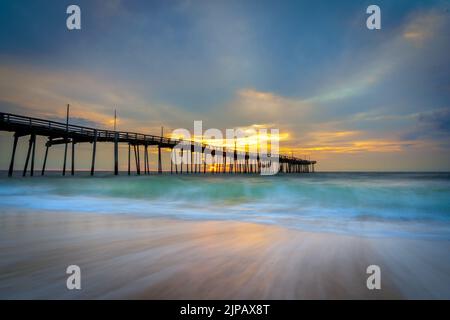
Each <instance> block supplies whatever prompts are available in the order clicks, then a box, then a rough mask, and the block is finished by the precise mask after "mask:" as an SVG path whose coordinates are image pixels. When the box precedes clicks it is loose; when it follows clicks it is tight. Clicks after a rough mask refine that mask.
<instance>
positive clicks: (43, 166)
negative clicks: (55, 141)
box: [41, 138, 51, 176]
mask: <svg viewBox="0 0 450 320" xmlns="http://www.w3.org/2000/svg"><path fill="white" fill-rule="evenodd" d="M50 141H51V138H49V141H48V142H47V143H46V144H45V155H44V162H43V163H42V171H41V176H43V175H44V174H45V167H46V165H47V157H48V149H49V148H50V144H49V142H50Z"/></svg>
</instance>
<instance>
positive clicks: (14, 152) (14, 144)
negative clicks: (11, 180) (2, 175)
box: [8, 133, 19, 177]
mask: <svg viewBox="0 0 450 320" xmlns="http://www.w3.org/2000/svg"><path fill="white" fill-rule="evenodd" d="M18 140H19V135H18V134H17V133H15V134H14V142H13V149H12V154H11V162H10V163H9V170H8V177H12V175H13V171H14V158H15V157H16V149H17V142H18Z"/></svg>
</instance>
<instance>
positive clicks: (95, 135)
mask: <svg viewBox="0 0 450 320" xmlns="http://www.w3.org/2000/svg"><path fill="white" fill-rule="evenodd" d="M0 131H8V132H14V141H13V147H12V153H11V161H10V165H9V170H8V175H9V176H12V175H13V173H14V160H15V156H16V149H17V145H18V141H19V138H21V137H26V136H29V140H28V150H27V155H26V160H25V165H24V168H23V171H22V175H23V176H26V175H27V172H28V170H29V173H30V176H33V175H34V173H35V153H36V136H43V137H46V138H47V142H46V143H45V147H46V149H45V155H44V160H43V165H42V169H41V175H44V174H45V169H46V164H47V157H48V154H49V149H50V147H51V146H54V145H61V144H63V145H64V146H65V149H64V159H63V163H62V174H63V175H66V169H67V155H68V147H69V145H70V146H71V149H72V150H71V168H70V174H71V175H74V174H75V145H76V144H78V143H91V144H92V162H91V170H90V173H91V175H94V173H95V160H96V151H97V144H98V143H113V144H114V174H115V175H118V174H119V144H127V145H128V174H131V158H132V150H133V156H134V162H135V172H136V173H137V174H138V175H140V174H141V160H140V154H141V151H140V150H141V149H140V148H141V147H143V148H144V159H143V160H144V161H143V162H144V168H143V173H144V174H150V157H149V153H148V149H149V147H151V146H156V147H157V149H158V159H157V161H158V170H157V172H158V173H159V174H161V173H162V172H163V170H162V159H161V153H162V149H170V150H171V151H172V150H173V149H174V148H176V147H177V146H178V148H179V146H180V144H181V145H182V146H183V147H182V148H181V150H180V152H181V154H182V155H183V153H187V154H185V155H184V158H187V159H190V160H191V161H188V163H185V170H184V173H206V172H210V173H260V172H261V171H262V170H263V168H265V167H267V166H269V165H270V163H271V161H274V158H273V157H271V156H270V154H269V155H264V156H261V155H260V154H258V153H250V152H248V151H240V150H237V149H236V147H235V148H234V149H231V150H230V149H227V148H225V147H215V146H211V145H207V144H204V143H199V142H194V141H187V140H180V139H172V138H168V137H164V136H155V135H149V134H142V133H134V132H123V131H116V130H102V129H96V128H89V127H84V126H78V125H73V124H69V116H68V113H67V119H66V123H62V122H56V121H51V120H45V119H39V118H32V117H26V116H21V115H16V114H10V113H3V112H0ZM3 152H4V151H3ZM207 152H209V153H210V154H211V155H212V156H213V157H214V159H220V161H217V162H216V163H214V164H212V165H211V164H207V163H206V161H205V159H206V157H205V154H206V153H207ZM194 158H195V159H197V160H198V161H195V160H194ZM171 159H172V158H171ZM278 163H279V172H283V173H308V172H314V165H315V164H316V161H311V160H305V159H300V158H296V157H293V156H287V155H281V154H280V155H279V157H278ZM29 165H30V168H29V169H28V166H29ZM207 165H209V166H210V170H207V169H206V168H207ZM170 173H172V174H174V173H175V174H182V173H183V163H182V164H174V163H173V161H170Z"/></svg>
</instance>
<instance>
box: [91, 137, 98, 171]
mask: <svg viewBox="0 0 450 320" xmlns="http://www.w3.org/2000/svg"><path fill="white" fill-rule="evenodd" d="M96 152H97V130H94V142H93V143H92V162H91V176H93V175H94V171H95V156H96V155H95V154H96Z"/></svg>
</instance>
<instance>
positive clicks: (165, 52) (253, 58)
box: [0, 0, 450, 170]
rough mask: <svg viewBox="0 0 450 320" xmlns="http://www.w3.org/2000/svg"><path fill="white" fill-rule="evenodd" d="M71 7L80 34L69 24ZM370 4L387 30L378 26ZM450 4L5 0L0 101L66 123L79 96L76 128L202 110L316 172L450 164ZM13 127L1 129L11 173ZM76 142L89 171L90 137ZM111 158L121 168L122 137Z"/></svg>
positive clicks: (217, 123)
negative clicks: (312, 163)
mask: <svg viewBox="0 0 450 320" xmlns="http://www.w3.org/2000/svg"><path fill="white" fill-rule="evenodd" d="M70 4H78V5H79V6H80V8H81V20H82V22H81V23H82V29H81V30H75V31H69V30H68V29H67V28H66V18H67V14H66V8H67V6H68V5H70ZM370 4H377V5H379V6H380V8H381V18H382V29H381V30H368V29H367V28H366V19H367V17H368V15H367V14H366V8H367V7H368V6H369V5H370ZM449 10H450V2H449V1H432V0H427V1H414V0H404V1H400V0H397V1H393V0H389V1H317V0H316V1H261V0H238V1H233V0H227V1H225V0H221V1H218V0H212V1H201V0H195V1H194V0H192V1H187V0H184V1H137V0H127V1H120V0H111V1H95V0H89V1H81V0H75V1H43V0H40V1H13V0H5V1H2V2H1V3H0V39H1V41H0V110H1V111H4V112H11V113H18V114H23V115H30V116H37V117H47V118H51V119H57V120H58V119H63V118H64V113H65V105H66V104H67V103H70V105H71V116H72V121H73V123H78V124H85V125H89V126H96V127H99V128H105V127H106V128H111V127H112V117H113V113H114V109H117V112H118V114H119V129H121V130H133V131H140V132H145V133H153V134H159V132H160V127H161V125H163V126H164V128H165V129H164V130H165V132H170V131H171V130H173V129H176V128H188V129H191V130H192V129H193V122H194V120H203V127H204V129H206V128H219V129H222V130H225V129H226V128H236V127H251V126H259V125H263V126H266V127H269V128H279V129H280V132H281V133H282V136H283V139H282V141H281V146H280V147H281V149H282V150H283V151H287V150H289V152H290V151H291V150H292V151H293V152H294V154H295V155H297V156H307V157H311V158H313V159H317V160H318V161H319V165H318V169H319V170H450V139H449V138H450V77H449V74H450V73H449V72H450V63H449V62H450V58H449V57H450V55H449V52H450V13H449ZM11 137H12V135H11V134H10V133H1V134H0V148H1V150H2V152H1V155H0V169H6V168H7V166H8V163H9V157H10V150H11V145H12V138H11ZM25 142H26V140H25V138H23V142H22V145H21V147H20V148H21V149H20V150H19V154H23V153H24V149H25ZM41 142H42V143H41V144H40V145H39V147H38V158H39V159H40V156H41V154H42V149H43V142H44V141H43V140H42V141H41ZM79 148H80V153H79V156H80V159H79V160H77V161H78V163H79V167H81V168H84V167H85V168H89V161H90V160H89V154H90V148H91V147H90V146H89V145H80V146H79ZM22 149H23V150H22ZM55 149H58V147H55ZM60 151H61V150H57V151H55V153H54V154H53V155H50V158H49V166H50V167H51V168H55V169H56V168H59V167H60V162H61V161H60V157H58V156H57V155H56V152H60ZM100 154H101V160H100V163H99V166H100V167H101V168H104V169H111V168H112V161H111V160H112V152H111V150H110V148H109V146H106V147H104V150H101V152H100ZM21 158H23V156H21ZM19 165H20V161H19ZM121 166H122V164H121Z"/></svg>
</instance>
